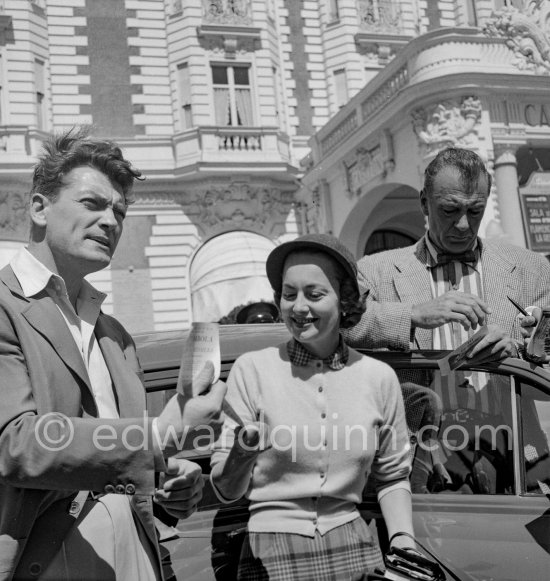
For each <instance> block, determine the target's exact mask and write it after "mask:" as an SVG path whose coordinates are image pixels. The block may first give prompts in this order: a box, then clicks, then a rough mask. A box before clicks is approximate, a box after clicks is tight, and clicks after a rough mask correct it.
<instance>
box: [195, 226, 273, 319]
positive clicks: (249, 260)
mask: <svg viewBox="0 0 550 581" xmlns="http://www.w3.org/2000/svg"><path fill="white" fill-rule="evenodd" d="M274 247H275V244H274V243H273V242H272V241H271V240H270V239H269V238H265V237H264V236H260V235H259V234H254V233H252V232H245V231H235V232H229V233H227V234H221V235H220V236H216V237H215V238H212V239H211V240H209V241H208V242H207V243H206V244H205V245H204V246H202V247H201V248H200V249H199V250H198V252H197V253H196V254H195V257H194V258H193V262H192V263H191V267H190V270H189V280H190V287H191V303H192V309H193V321H201V322H214V321H219V320H220V319H221V318H222V317H224V316H225V315H227V314H228V313H229V312H230V311H231V310H232V309H233V308H234V307H236V306H237V305H244V304H247V303H249V302H253V301H254V302H255V301H271V300H273V291H272V290H271V286H270V284H269V281H268V280H267V276H266V273H265V261H266V259H267V255H268V254H269V253H270V252H271V250H273V248H274Z"/></svg>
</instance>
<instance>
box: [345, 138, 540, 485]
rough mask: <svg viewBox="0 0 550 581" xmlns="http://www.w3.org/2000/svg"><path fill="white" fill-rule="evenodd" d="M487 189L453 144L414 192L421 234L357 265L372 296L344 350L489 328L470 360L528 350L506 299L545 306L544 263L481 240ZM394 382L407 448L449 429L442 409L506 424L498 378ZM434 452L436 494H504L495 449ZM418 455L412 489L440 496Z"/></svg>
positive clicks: (419, 342)
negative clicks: (423, 226) (424, 227)
mask: <svg viewBox="0 0 550 581" xmlns="http://www.w3.org/2000/svg"><path fill="white" fill-rule="evenodd" d="M490 189H491V176H490V175H489V174H488V172H487V169H486V168H485V165H484V164H483V162H482V160H481V159H480V158H479V156H478V155H477V154H475V153H474V152H472V151H469V150H464V149H458V148H449V149H446V150H444V151H442V152H441V153H439V154H438V155H437V156H436V157H435V158H434V160H433V161H432V162H431V163H430V164H429V165H428V167H427V168H426V171H425V181H424V188H423V189H422V191H421V193H420V203H421V207H422V212H423V213H424V215H425V216H427V218H428V231H427V232H426V234H425V235H424V236H423V237H422V238H421V239H420V240H419V241H418V242H417V243H416V244H415V245H413V246H409V247H407V248H400V249H395V250H389V251H386V252H381V253H379V254H374V255H372V256H365V257H364V258H362V259H361V260H360V261H359V264H358V267H359V268H358V269H359V282H360V285H361V286H363V287H364V288H365V289H368V290H369V295H368V299H367V301H368V302H367V310H366V313H365V314H364V315H363V317H362V319H361V321H360V322H359V324H358V325H356V326H355V327H353V328H351V329H349V330H348V331H346V341H347V342H348V343H349V344H350V345H352V346H354V347H367V348H375V349H376V348H388V347H389V348H393V349H398V350H405V351H406V350H409V349H455V348H457V347H458V346H459V345H461V344H462V343H463V342H464V341H466V340H467V339H468V337H469V336H471V335H472V334H473V333H474V332H475V331H476V330H477V329H478V328H479V327H480V326H482V325H487V329H488V333H487V335H486V336H485V337H484V338H483V339H482V340H481V341H480V342H479V343H478V344H477V345H476V346H475V347H474V348H473V349H471V351H470V354H469V355H470V356H471V357H473V356H476V360H479V359H481V358H483V359H484V358H487V359H503V358H505V357H508V356H518V355H523V354H524V346H525V340H526V338H527V337H529V336H530V334H531V333H532V331H533V328H534V325H535V323H536V319H535V317H534V316H525V317H524V316H523V315H519V316H518V312H517V310H516V308H515V307H514V306H513V304H512V303H511V301H510V300H509V299H508V297H511V298H512V299H514V300H515V301H516V302H517V303H519V304H520V305H523V306H524V307H526V308H527V310H528V311H529V309H530V307H544V306H550V264H549V263H548V261H547V260H546V259H545V258H544V257H543V256H540V255H539V254H536V253H535V252H531V251H529V250H525V249H523V248H519V247H517V246H512V245H509V244H504V243H501V242H493V241H489V240H482V239H480V238H479V237H478V230H479V226H480V223H481V220H482V218H483V214H484V211H485V208H486V205H487V200H488V197H489V192H490ZM518 219H519V218H518ZM400 379H401V381H402V389H403V395H404V398H405V405H406V408H407V421H408V424H409V430H410V432H411V434H412V436H411V443H412V444H413V445H412V449H413V450H414V449H415V445H414V444H415V442H417V438H416V436H417V435H420V434H422V430H421V428H422V426H426V427H427V426H428V425H431V426H432V427H433V428H434V431H430V430H429V431H428V432H426V431H424V433H423V436H424V437H427V438H428V439H429V438H433V437H434V435H435V434H437V431H438V428H439V427H441V428H443V427H447V425H446V424H445V421H443V422H442V417H443V418H445V416H446V415H447V416H450V415H452V413H448V412H452V411H454V412H455V414H456V413H458V412H459V413H460V415H459V416H458V415H457V416H456V417H457V418H458V419H457V420H456V422H458V424H460V427H461V428H465V429H468V430H470V429H472V430H473V429H474V428H475V427H476V425H494V426H500V425H503V424H508V421H509V409H506V405H505V402H506V401H508V402H509V397H508V399H506V391H505V390H503V389H500V388H499V387H498V386H497V385H496V384H495V383H496V376H494V375H488V374H486V373H480V372H455V373H454V374H451V375H449V376H446V377H444V376H441V375H440V374H439V373H434V372H431V373H430V374H429V377H427V378H426V377H425V378H421V377H420V375H419V373H417V372H409V374H408V375H406V376H404V375H403V373H402V374H401V377H400ZM500 387H502V386H500ZM503 394H504V395H503ZM508 406H509V403H508ZM458 424H457V425H458ZM443 431H444V430H443V429H441V432H443ZM430 441H431V440H430ZM501 444H502V445H501V446H500V447H501V448H505V446H504V442H502V443H501ZM419 448H422V446H419ZM435 450H436V453H435V454H434V453H431V456H432V464H433V465H438V467H439V472H440V476H441V478H442V480H443V481H447V482H440V483H439V484H438V485H437V486H439V487H440V488H439V490H441V489H450V490H456V491H460V490H462V491H466V492H485V493H495V492H498V491H499V486H501V489H500V491H502V490H503V489H504V488H505V487H506V486H507V484H506V483H503V484H501V485H499V475H500V474H507V473H508V472H509V470H508V467H507V466H508V459H507V458H506V456H505V455H504V454H501V453H498V454H497V453H493V455H492V457H491V458H490V461H489V460H488V457H487V456H484V455H483V454H481V453H480V452H479V450H477V449H476V451H475V452H474V453H473V454H472V457H471V458H470V459H469V460H468V461H466V460H465V458H466V456H467V454H468V453H469V452H467V453H466V452H464V453H462V456H460V461H457V458H458V455H457V454H455V455H454V460H453V457H452V455H451V457H450V458H449V457H446V455H445V454H439V449H438V448H437V447H435ZM419 454H420V455H422V454H424V457H425V456H427V455H430V454H426V450H424V449H418V450H417V452H416V458H415V462H414V467H413V474H412V479H411V481H412V483H413V489H415V491H426V487H428V491H437V489H436V490H430V489H429V486H430V484H429V480H428V482H426V478H432V477H433V474H429V473H430V471H432V472H433V466H429V465H430V462H428V461H426V462H423V461H421V462H419V461H418V460H419V458H420V456H419ZM497 456H498V461H496V460H495V457H497ZM453 462H454V464H453ZM419 466H423V467H425V468H426V469H425V470H424V468H422V467H421V468H420V470H421V474H419ZM447 468H448V470H449V472H450V473H451V474H450V475H449V472H447ZM453 470H454V472H453ZM468 478H469V481H470V484H467V479H468ZM432 479H433V478H432ZM451 480H452V481H453V482H452V483H451ZM472 482H474V484H471V483H472ZM415 483H417V486H415ZM436 488H437V487H436ZM466 488H468V490H466Z"/></svg>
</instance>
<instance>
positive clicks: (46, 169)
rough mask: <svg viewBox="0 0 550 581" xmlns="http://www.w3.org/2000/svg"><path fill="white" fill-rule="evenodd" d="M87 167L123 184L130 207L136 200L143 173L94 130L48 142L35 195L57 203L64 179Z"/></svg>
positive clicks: (80, 130) (78, 131)
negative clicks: (135, 188)
mask: <svg viewBox="0 0 550 581" xmlns="http://www.w3.org/2000/svg"><path fill="white" fill-rule="evenodd" d="M86 165H87V166H90V167H94V168H96V169H97V170H99V171H100V172H102V173H104V174H105V175H106V176H107V177H108V178H109V179H110V180H111V181H112V182H114V183H116V184H118V185H120V187H121V188H122V192H123V194H124V197H125V201H126V204H131V203H132V202H133V201H134V200H133V198H132V196H131V193H132V186H133V184H134V179H140V178H141V172H139V171H138V170H137V169H135V168H133V167H132V164H131V163H130V162H129V161H127V160H126V159H124V156H123V155H122V151H121V150H120V147H118V145H117V144H116V143H114V142H113V141H109V140H107V139H99V138H97V137H92V136H91V128H90V127H79V128H76V127H73V128H72V129H70V130H69V131H66V132H65V133H62V134H59V135H53V136H52V137H50V138H49V139H47V140H46V141H45V142H44V144H43V152H42V153H41V155H40V156H39V157H38V162H37V164H36V165H35V168H34V174H33V178H32V188H31V195H32V194H34V193H35V192H37V193H40V194H43V195H44V196H46V197H47V198H49V199H51V200H54V201H55V199H56V197H57V194H58V192H59V188H60V187H61V186H62V185H63V178H64V177H65V176H66V175H67V174H68V173H69V172H70V171H71V170H73V169H75V168H76V167H81V166H86Z"/></svg>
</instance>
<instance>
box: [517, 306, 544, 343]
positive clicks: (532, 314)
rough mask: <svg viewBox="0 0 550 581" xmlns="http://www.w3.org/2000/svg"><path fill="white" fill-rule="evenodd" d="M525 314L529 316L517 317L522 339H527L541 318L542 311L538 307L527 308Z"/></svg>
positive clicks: (520, 315)
mask: <svg viewBox="0 0 550 581" xmlns="http://www.w3.org/2000/svg"><path fill="white" fill-rule="evenodd" d="M526 310H527V312H528V313H529V316H527V317H526V316H525V315H522V314H521V313H520V314H519V315H518V316H517V319H518V322H519V326H520V332H521V336H522V337H523V338H524V339H529V337H531V335H532V334H533V331H534V330H535V327H536V326H537V323H538V322H539V321H540V318H541V316H542V309H541V308H540V307H527V308H526Z"/></svg>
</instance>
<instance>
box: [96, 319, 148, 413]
mask: <svg viewBox="0 0 550 581" xmlns="http://www.w3.org/2000/svg"><path fill="white" fill-rule="evenodd" d="M95 335H96V338H97V341H98V343H99V346H100V348H101V352H102V353H103V358H104V359H105V363H106V365H107V368H108V369H109V373H110V374H111V380H112V382H113V389H114V391H115V397H116V399H117V405H118V410H119V414H120V417H122V418H132V417H141V416H142V415H143V411H144V409H145V395H144V389H143V384H142V383H141V381H140V379H139V377H138V375H137V373H138V369H134V368H132V367H131V365H130V364H129V363H128V362H127V360H126V357H125V354H124V350H123V348H122V344H123V341H122V337H121V335H120V332H119V331H118V330H117V329H116V328H115V327H114V326H113V325H111V324H110V322H109V319H108V317H106V316H105V315H103V314H100V315H99V318H98V319H97V323H96V329H95Z"/></svg>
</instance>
